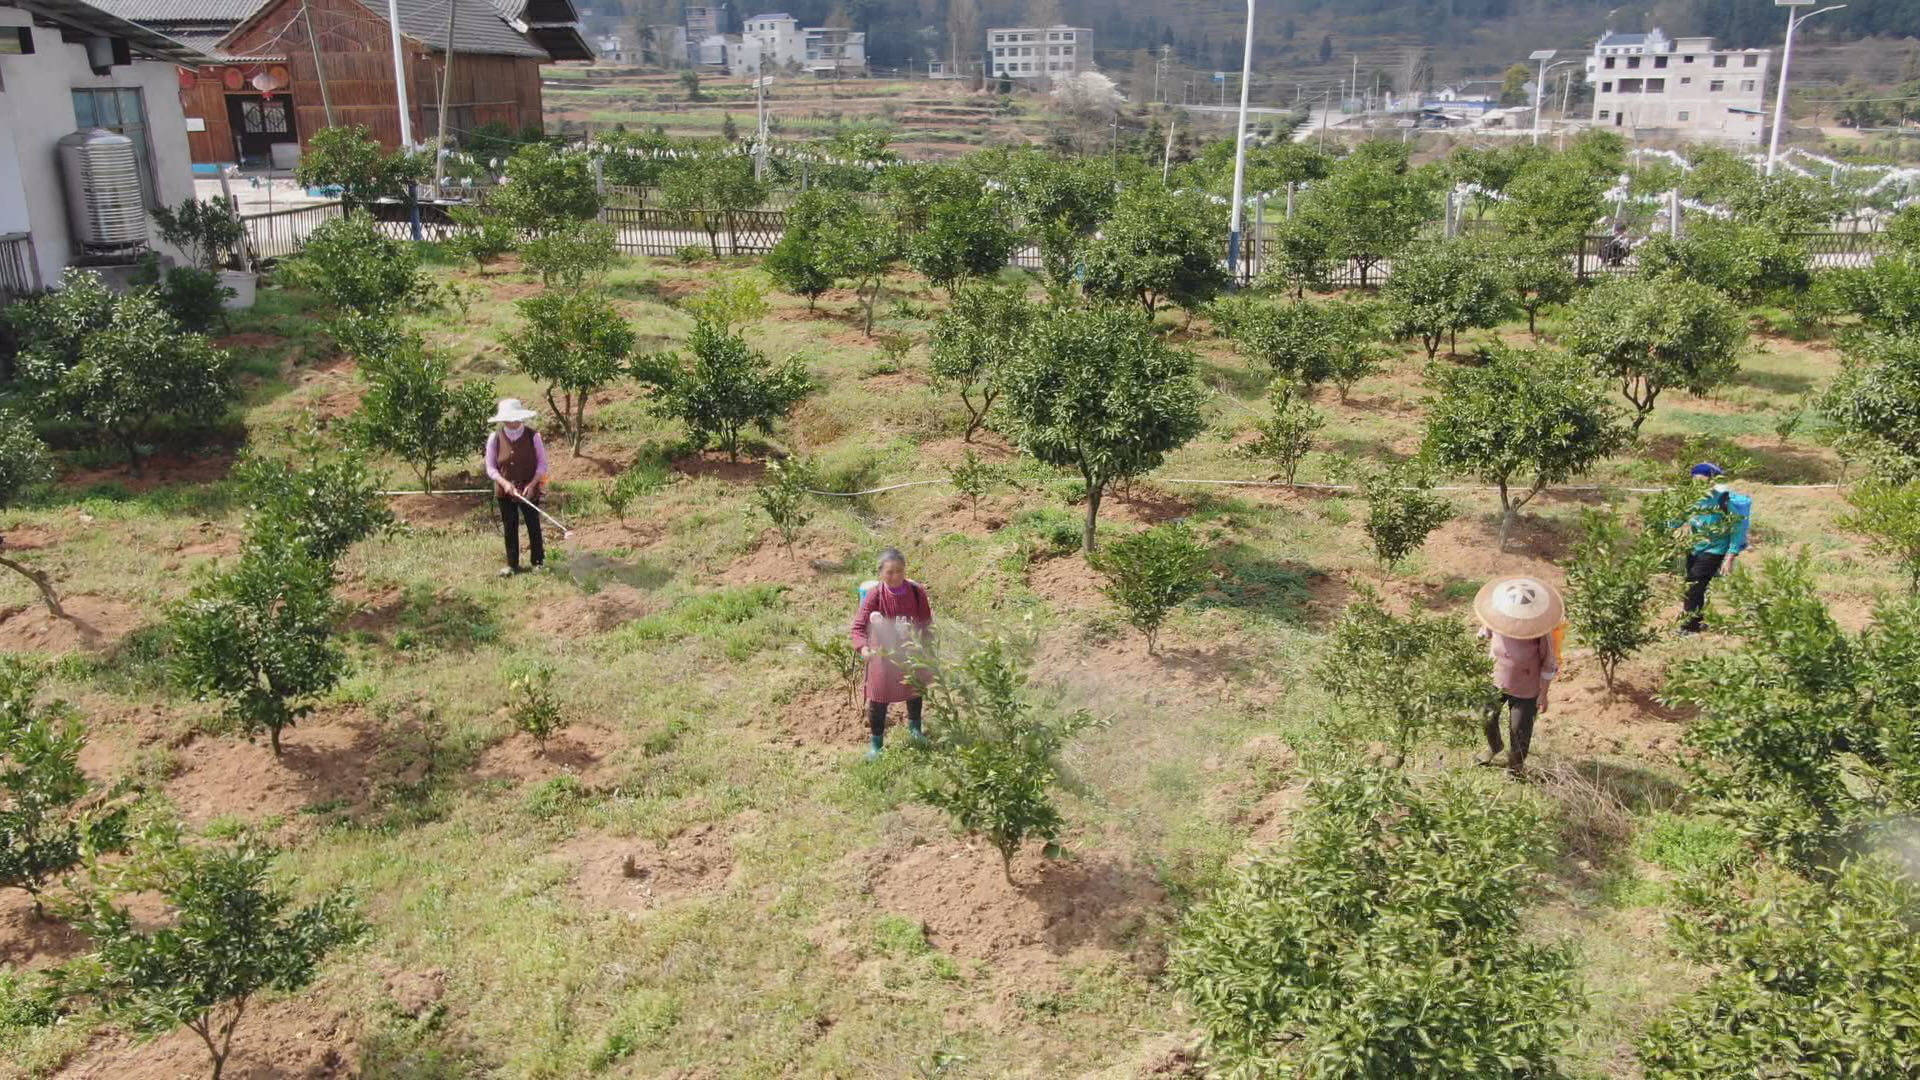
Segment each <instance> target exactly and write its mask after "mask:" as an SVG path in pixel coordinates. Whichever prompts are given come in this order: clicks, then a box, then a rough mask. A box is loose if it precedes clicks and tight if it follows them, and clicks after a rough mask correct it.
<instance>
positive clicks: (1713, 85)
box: [1707, 79, 1727, 94]
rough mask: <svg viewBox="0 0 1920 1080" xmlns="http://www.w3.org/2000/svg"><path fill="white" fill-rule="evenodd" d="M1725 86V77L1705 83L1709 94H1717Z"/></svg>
mask: <svg viewBox="0 0 1920 1080" xmlns="http://www.w3.org/2000/svg"><path fill="white" fill-rule="evenodd" d="M1726 88H1727V80H1725V79H1714V80H1712V81H1710V82H1708V83H1707V93H1709V94H1717V93H1719V92H1720V91H1722V90H1725V89H1726Z"/></svg>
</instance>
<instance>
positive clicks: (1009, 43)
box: [987, 26, 1093, 79]
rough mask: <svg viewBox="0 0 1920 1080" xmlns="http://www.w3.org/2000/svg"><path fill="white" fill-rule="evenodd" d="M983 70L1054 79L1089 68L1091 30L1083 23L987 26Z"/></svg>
mask: <svg viewBox="0 0 1920 1080" xmlns="http://www.w3.org/2000/svg"><path fill="white" fill-rule="evenodd" d="M987 64H988V67H987V71H988V73H989V74H990V75H992V76H993V77H994V78H1002V79H1055V78H1063V77H1065V76H1068V75H1077V74H1079V73H1080V72H1082V71H1092V70H1093V31H1092V30H1090V29H1088V28H1086V27H1084V26H1011V27H989V28H988V30H987Z"/></svg>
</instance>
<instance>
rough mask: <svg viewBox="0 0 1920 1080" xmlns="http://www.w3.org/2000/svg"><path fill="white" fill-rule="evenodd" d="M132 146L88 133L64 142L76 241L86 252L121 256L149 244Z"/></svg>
mask: <svg viewBox="0 0 1920 1080" xmlns="http://www.w3.org/2000/svg"><path fill="white" fill-rule="evenodd" d="M138 152H139V151H138V150H137V149H135V147H134V145H133V140H132V139H129V138H127V137H126V136H125V135H115V134H114V133H113V132H111V131H102V130H101V129H99V128H89V129H87V130H84V131H76V132H74V133H73V134H71V135H67V136H64V137H62V138H61V140H60V142H59V149H58V150H57V153H58V154H59V155H60V172H61V175H62V176H63V177H64V178H65V180H66V187H67V215H68V216H69V217H70V218H71V219H72V220H73V237H74V241H75V243H77V244H78V245H79V246H80V247H81V248H82V249H83V250H86V251H120V250H124V249H127V248H134V247H140V246H142V245H144V244H146V242H147V205H146V200H145V199H144V198H143V197H142V195H141V192H140V164H139V159H138V158H136V157H135V156H134V155H135V154H137V153H138Z"/></svg>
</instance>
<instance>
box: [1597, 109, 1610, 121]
mask: <svg viewBox="0 0 1920 1080" xmlns="http://www.w3.org/2000/svg"><path fill="white" fill-rule="evenodd" d="M1612 115H1613V110H1612V109H1601V110H1600V119H1602V120H1605V119H1606V118H1607V117H1609V116H1612Z"/></svg>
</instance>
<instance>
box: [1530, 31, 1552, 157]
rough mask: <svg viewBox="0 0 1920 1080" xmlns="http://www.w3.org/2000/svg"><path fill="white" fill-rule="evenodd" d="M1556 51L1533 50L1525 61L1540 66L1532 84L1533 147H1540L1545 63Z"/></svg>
mask: <svg viewBox="0 0 1920 1080" xmlns="http://www.w3.org/2000/svg"><path fill="white" fill-rule="evenodd" d="M1559 51H1560V50H1558V49H1535V50H1533V52H1531V53H1529V54H1528V55H1527V59H1529V60H1532V61H1533V62H1535V63H1537V64H1539V65H1540V75H1539V77H1538V78H1536V79H1535V80H1534V82H1533V145H1535V146H1539V145H1540V98H1541V96H1542V95H1544V94H1545V93H1546V89H1547V61H1549V60H1551V59H1553V56H1554V54H1555V53H1557V52H1559Z"/></svg>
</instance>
